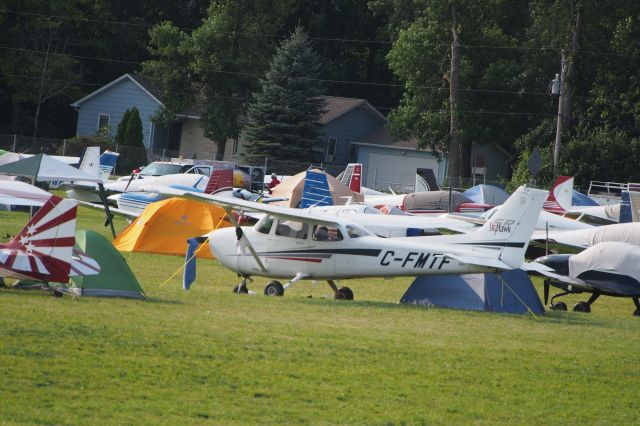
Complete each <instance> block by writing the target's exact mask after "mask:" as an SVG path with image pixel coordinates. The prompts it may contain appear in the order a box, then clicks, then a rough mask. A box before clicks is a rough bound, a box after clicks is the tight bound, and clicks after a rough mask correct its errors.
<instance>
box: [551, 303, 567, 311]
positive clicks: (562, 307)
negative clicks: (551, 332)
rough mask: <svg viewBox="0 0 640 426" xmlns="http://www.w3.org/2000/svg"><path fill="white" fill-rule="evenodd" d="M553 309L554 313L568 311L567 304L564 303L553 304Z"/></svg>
mask: <svg viewBox="0 0 640 426" xmlns="http://www.w3.org/2000/svg"><path fill="white" fill-rule="evenodd" d="M549 307H550V308H551V309H553V310H554V311H566V310H567V304H566V303H564V302H557V303H552V304H551V306H549Z"/></svg>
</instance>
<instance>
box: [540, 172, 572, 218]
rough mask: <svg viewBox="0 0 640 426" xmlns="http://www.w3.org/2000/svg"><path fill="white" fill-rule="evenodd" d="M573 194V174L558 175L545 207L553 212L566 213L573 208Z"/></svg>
mask: <svg viewBox="0 0 640 426" xmlns="http://www.w3.org/2000/svg"><path fill="white" fill-rule="evenodd" d="M572 195H573V176H558V179H556V181H555V183H554V184H553V186H552V187H551V189H550V190H549V196H548V197H547V200H546V201H545V202H544V209H545V210H546V211H549V212H552V213H565V212H566V211H567V209H569V208H571V203H572V201H571V197H572Z"/></svg>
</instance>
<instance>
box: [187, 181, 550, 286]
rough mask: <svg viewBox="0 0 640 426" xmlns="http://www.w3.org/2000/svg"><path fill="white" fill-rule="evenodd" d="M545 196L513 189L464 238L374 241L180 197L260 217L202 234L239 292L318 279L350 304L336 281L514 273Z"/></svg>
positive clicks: (340, 221)
mask: <svg viewBox="0 0 640 426" xmlns="http://www.w3.org/2000/svg"><path fill="white" fill-rule="evenodd" d="M546 194H547V193H546V191H541V190H536V189H532V188H525V187H520V188H518V190H517V191H516V192H514V194H513V195H512V196H511V197H510V198H509V200H507V202H506V203H505V204H504V206H503V207H502V208H501V209H500V211H499V212H498V213H496V214H495V215H494V216H493V217H492V218H491V219H489V220H488V221H487V222H486V223H485V224H484V225H483V226H482V227H481V228H479V230H478V231H475V232H471V233H469V234H460V235H447V236H427V237H404V238H402V237H398V238H380V237H377V236H375V235H374V234H372V233H371V232H370V231H367V230H366V229H364V228H363V227H361V226H359V225H357V224H356V223H355V222H354V221H353V220H351V219H349V218H344V217H330V216H327V215H322V214H317V213H316V214H314V213H313V212H311V211H309V210H305V209H302V210H301V209H291V208H286V207H278V206H271V205H265V204H258V203H252V202H248V201H243V200H238V199H231V198H222V197H216V196H212V195H206V194H193V193H187V192H185V193H184V194H183V195H182V196H183V197H188V198H195V199H199V200H203V201H207V202H210V203H214V204H217V205H220V206H222V207H223V208H224V209H225V210H227V212H228V214H229V216H230V218H231V220H232V221H235V218H234V217H233V215H231V210H232V209H235V210H239V211H258V212H262V213H266V214H267V215H266V216H265V217H263V218H262V219H261V220H260V221H259V222H258V223H256V224H255V225H254V226H253V227H239V226H237V227H236V228H235V229H233V228H223V229H218V230H214V231H212V232H211V233H210V234H209V245H210V248H211V251H212V253H213V254H214V255H215V257H216V258H217V259H218V260H219V261H220V263H222V264H223V265H224V266H226V267H227V268H229V269H231V270H233V271H235V272H237V273H238V275H239V276H240V277H242V281H241V283H240V284H239V285H238V286H236V291H237V292H239V293H243V292H247V291H248V290H247V283H248V282H249V280H250V277H252V276H254V275H257V276H264V277H270V278H285V279H288V282H287V283H286V284H285V285H284V286H283V285H282V284H281V283H280V282H279V281H271V282H270V283H269V284H268V285H267V286H266V288H265V290H264V293H265V294H266V295H271V296H281V295H283V294H284V290H285V289H286V288H288V287H290V286H291V285H293V284H294V283H296V282H297V281H300V280H326V281H327V282H328V283H329V285H330V286H331V288H332V289H333V291H334V293H335V298H341V299H352V298H353V293H352V291H351V290H350V289H349V288H348V287H343V288H338V287H337V286H336V284H335V282H334V280H337V279H348V278H364V277H376V276H382V277H394V276H416V275H426V274H467V273H476V272H487V271H500V270H508V269H515V268H519V267H520V266H521V265H522V263H523V261H524V253H525V250H526V248H527V245H528V244H529V239H530V238H531V233H532V232H533V229H534V227H535V223H536V220H537V218H538V215H539V214H540V210H541V209H542V205H543V203H544V200H545V198H546Z"/></svg>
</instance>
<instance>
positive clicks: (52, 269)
mask: <svg viewBox="0 0 640 426" xmlns="http://www.w3.org/2000/svg"><path fill="white" fill-rule="evenodd" d="M77 208H78V207H77V204H76V202H75V201H73V200H68V199H62V198H60V197H57V196H55V195H53V196H51V198H49V199H48V200H47V201H46V202H45V203H44V205H43V206H42V207H41V208H40V210H38V212H37V213H36V214H35V215H34V216H33V218H31V220H30V221H29V222H28V223H27V225H26V226H25V227H24V228H22V230H21V231H20V232H19V233H18V235H16V237H15V238H14V239H13V240H11V241H10V242H9V243H7V244H6V245H5V246H4V247H3V249H2V250H0V261H1V262H2V263H3V264H4V265H6V266H8V267H9V268H10V269H11V270H13V271H14V272H16V273H17V274H22V275H26V276H29V277H32V278H36V279H40V280H42V281H48V282H63V283H66V282H67V281H69V273H70V271H71V260H72V255H73V246H74V244H75V229H76V213H77Z"/></svg>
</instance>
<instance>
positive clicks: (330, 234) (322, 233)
mask: <svg viewBox="0 0 640 426" xmlns="http://www.w3.org/2000/svg"><path fill="white" fill-rule="evenodd" d="M313 241H342V233H341V232H340V230H339V229H338V228H335V227H333V226H325V225H314V227H313Z"/></svg>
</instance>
